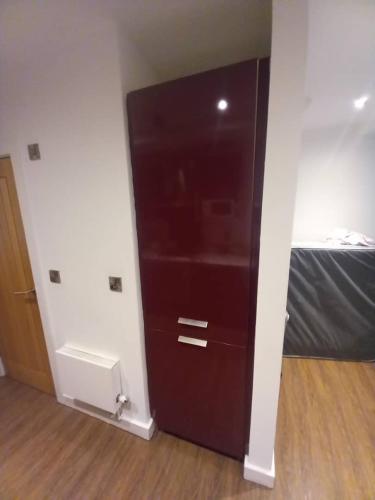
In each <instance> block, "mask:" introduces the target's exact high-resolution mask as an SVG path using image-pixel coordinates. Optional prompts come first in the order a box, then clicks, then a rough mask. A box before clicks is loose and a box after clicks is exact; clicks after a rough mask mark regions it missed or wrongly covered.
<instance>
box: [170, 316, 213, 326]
mask: <svg viewBox="0 0 375 500" xmlns="http://www.w3.org/2000/svg"><path fill="white" fill-rule="evenodd" d="M177 323H179V324H180V325H189V326H197V327H198V328H207V326H208V321H199V320H197V319H190V318H181V317H180V318H178V320H177Z"/></svg>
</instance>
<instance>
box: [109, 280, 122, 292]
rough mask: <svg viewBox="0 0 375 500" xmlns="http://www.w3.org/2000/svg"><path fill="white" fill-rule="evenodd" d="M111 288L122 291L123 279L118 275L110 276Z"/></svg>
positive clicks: (114, 290)
mask: <svg viewBox="0 0 375 500" xmlns="http://www.w3.org/2000/svg"><path fill="white" fill-rule="evenodd" d="M109 289H110V290H112V292H122V279H121V278H120V277H118V276H110V277H109Z"/></svg>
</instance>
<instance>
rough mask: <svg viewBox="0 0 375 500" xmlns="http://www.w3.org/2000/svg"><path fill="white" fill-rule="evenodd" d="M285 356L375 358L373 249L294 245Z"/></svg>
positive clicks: (367, 359)
mask: <svg viewBox="0 0 375 500" xmlns="http://www.w3.org/2000/svg"><path fill="white" fill-rule="evenodd" d="M287 311H288V313H289V321H288V323H287V325H286V331H285V339H284V355H286V356H300V357H312V358H325V359H341V360H356V361H363V360H364V361H371V360H374V359H375V248H373V247H348V246H346V245H338V246H332V245H327V244H326V245H325V244H322V243H315V244H312V243H311V242H308V243H304V244H303V245H301V244H298V246H296V244H295V245H294V248H292V254H291V263H290V274H289V289H288V303H287Z"/></svg>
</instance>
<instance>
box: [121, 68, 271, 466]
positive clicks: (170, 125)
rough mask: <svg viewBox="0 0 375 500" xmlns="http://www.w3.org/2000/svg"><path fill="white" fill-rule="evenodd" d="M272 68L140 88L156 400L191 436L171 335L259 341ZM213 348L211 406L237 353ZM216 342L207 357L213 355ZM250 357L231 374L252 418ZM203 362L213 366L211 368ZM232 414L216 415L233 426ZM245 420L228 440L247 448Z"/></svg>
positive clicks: (143, 253) (132, 124) (139, 145)
mask: <svg viewBox="0 0 375 500" xmlns="http://www.w3.org/2000/svg"><path fill="white" fill-rule="evenodd" d="M267 72H268V63H267V61H263V62H260V61H258V60H253V61H248V62H244V63H239V64H235V65H232V66H228V67H225V68H220V69H217V70H213V71H208V72H205V73H201V74H198V75H194V76H191V77H187V78H182V79H180V80H176V81H172V82H167V83H165V84H161V85H156V86H153V87H149V88H146V89H142V90H140V91H136V92H133V93H131V94H129V96H128V117H129V135H130V144H131V154H132V168H133V183H134V195H135V205H136V218H137V233H138V246H139V259H140V270H141V282H142V301H143V313H144V320H145V328H146V332H145V334H146V348H147V359H148V365H149V366H148V373H149V381H150V392H151V401H152V409H153V411H154V413H155V418H156V420H157V423H158V424H159V426H161V427H163V428H164V429H165V430H169V431H170V432H175V433H177V434H179V435H181V436H184V437H187V438H189V439H191V440H194V432H195V431H194V432H192V431H191V430H190V431H189V432H188V431H186V433H184V432H183V429H184V428H186V429H187V428H188V427H189V426H187V424H186V422H185V424H183V425H182V424H181V419H182V415H183V414H185V415H187V413H185V412H184V411H180V410H178V408H177V407H178V405H177V403H176V401H177V399H176V398H177V396H176V394H177V392H176V391H177V388H176V387H175V390H169V389H171V388H170V387H169V388H168V387H167V386H165V382H163V386H164V388H165V393H164V392H163V389H162V390H159V389H160V388H159V386H158V384H161V383H162V382H161V380H164V379H163V377H162V376H161V375H160V373H159V372H158V367H159V365H160V369H161V372H163V373H164V371H163V370H164V367H162V366H161V365H162V364H163V363H165V364H168V357H169V356H172V355H173V356H176V358H178V353H179V349H180V348H181V346H180V345H179V344H176V345H175V343H174V342H172V344H169V343H168V342H167V341H166V339H167V338H168V339H171V338H176V336H177V337H178V336H179V335H183V336H191V337H194V338H200V339H204V340H207V341H208V343H209V345H210V346H211V344H210V343H214V344H213V345H215V346H218V345H219V344H221V345H222V348H223V349H224V351H225V346H232V347H231V349H234V347H236V348H238V349H239V350H238V351H235V352H236V353H240V352H241V353H244V352H245V351H246V350H247V351H246V352H247V353H248V350H249V349H250V350H251V349H252V345H253V335H254V332H253V324H254V321H255V318H254V314H255V307H254V303H255V299H256V279H257V250H258V246H259V221H257V220H255V219H256V218H258V219H260V208H259V203H260V200H261V188H262V179H263V156H264V151H263V152H260V153H259V151H258V149H257V144H258V143H259V138H260V137H261V136H262V134H263V136H264V133H265V130H260V128H259V123H260V121H259V113H260V112H262V113H264V112H265V110H264V109H262V108H264V106H263V104H264V103H263V104H262V102H261V101H260V95H261V96H262V99H263V101H265V102H266V99H264V96H265V94H266V89H265V91H264V92H263V91H262V92H261V93H260V85H262V86H263V87H266V86H267V78H266V76H267ZM262 75H263V76H262ZM262 82H263V83H262ZM264 128H265V122H264V126H263V129H264ZM259 134H260V135H259ZM262 148H263V149H264V144H263V146H262ZM190 320H192V321H190ZM189 322H190V324H189ZM197 322H198V323H197ZM166 336H168V337H166ZM170 336H171V337H170ZM156 339H158V340H156ZM162 341H163V342H167V343H166V347H168V348H167V349H166V351H165V356H164V358H165V359H164V361H163V355H162V353H161V352H160V349H158V348H157V345H158V342H162ZM172 345H173V348H172V347H171V346H172ZM176 349H177V350H176ZM228 349H229V348H228ZM175 350H176V352H175ZM181 352H184V353H185V354H186V356H187V358H186V359H188V357H189V353H191V356H192V359H193V358H194V353H195V349H193V350H186V349H185V350H184V351H181ZM204 352H205V353H206V356H207V368H208V369H209V373H207V374H206V377H203V379H202V384H203V385H204V384H208V385H209V386H210V388H211V389H210V394H211V403H210V398H208V399H207V402H206V404H207V405H208V408H209V405H210V404H212V405H213V406H215V404H214V403H213V401H214V398H215V395H214V394H213V392H212V391H215V390H217V391H218V392H220V391H221V390H223V387H222V385H223V383H224V379H223V378H220V377H217V379H216V382H215V374H217V373H219V371H220V364H221V363H223V367H224V366H226V368H227V369H228V367H230V366H231V363H230V362H229V361H228V362H227V361H226V358H225V356H224V357H223V356H221V355H218V356H217V357H215V353H216V352H221V351H220V349H219V347H216V348H215V349H211V348H210V349H208V350H207V349H206V350H205V351H204ZM204 352H202V353H200V356H202V358H199V359H202V363H203V360H204V356H205V354H204ZM173 353H175V354H173ZM207 353H208V354H207ZM228 356H229V357H230V355H229V354H228ZM249 357H250V358H251V353H250V354H249V353H248V355H247V356H246V355H244V354H243V355H241V356H239V358H238V363H239V364H240V365H241V366H240V369H239V370H238V371H236V370H234V372H233V380H231V383H232V384H233V387H234V390H235V391H237V390H238V391H239V393H240V394H242V397H241V398H240V400H239V402H238V407H235V408H233V412H234V413H236V411H237V410H238V409H239V408H241V410H239V413H240V414H241V418H243V421H245V420H246V415H247V414H248V413H249V412H248V411H247V410H246V408H245V407H246V404H247V403H248V395H249V394H250V390H251V384H250V381H251V378H250V376H249V371H250V368H251V367H250V365H251V360H250V362H249V360H248V358H249ZM183 359H184V360H185V357H184V358H183ZM194 359H195V358H194ZM215 359H216V363H217V366H216V368H215V369H214V368H213V367H214V365H215ZM228 359H229V358H228ZM185 361H186V360H185ZM185 361H184V363H183V364H184V366H185V368H184V370H187V369H188V367H189V366H191V370H194V362H193V361H192V363H191V364H190V363H189V362H188V361H186V362H185ZM202 366H203V365H202ZM249 367H250V368H249ZM175 369H176V370H177V366H175ZM199 373H200V375H203V371H201V372H199ZM235 373H236V375H234V374H235ZM245 374H246V375H245ZM159 375H160V376H159ZM171 376H172V378H173V375H171ZM156 380H158V381H159V382H158V383H156V382H155V381H156ZM175 380H180V383H181V388H180V390H181V391H182V393H183V392H184V391H185V392H187V393H188V394H189V395H190V396H189V398H192V397H193V394H194V393H195V394H197V392H196V391H191V390H190V389H191V386H190V385H189V384H193V382H192V378H189V376H188V374H187V378H186V380H187V381H190V382H188V384H187V385H186V384H185V386H184V387H183V384H182V380H183V377H181V373H178V374H177V373H176V377H175ZM203 385H202V387H203ZM245 393H246V394H247V396H245ZM198 399H199V398H198V394H197V401H198ZM161 401H163V402H161ZM197 401H195V402H194V401H191V404H192V405H195V404H199V405H201V404H202V401H203V400H202V398H200V399H199V403H198V402H197ZM166 405H167V406H168V405H169V406H170V408H171V415H173V411H174V408H175V409H176V412H175V417H174V418H175V421H176V425H175V426H173V425H172V424H171V420H170V419H169V418H168V419H165V418H164V417H165V415H166V412H165V407H166ZM162 408H164V410H162ZM179 408H180V409H181V407H179ZM224 413H225V412H224ZM224 413H223V415H224ZM195 414H196V415H197V416H196V417H193V416H191V418H192V419H194V418H196V420H197V422H194V425H193V423H192V425H191V426H190V427H189V428H190V429H198V427H199V425H201V426H202V433H201V434H202V435H204V433H205V430H206V434H207V436H208V435H212V436H215V435H216V436H219V435H220V433H217V434H215V429H211V430H210V431H209V430H208V429H207V428H206V427H207V423H206V424H203V421H204V418H202V417H198V414H199V412H196V413H195ZM163 415H164V416H163ZM189 418H190V417H189ZM240 420H241V419H240ZM178 421H179V423H178ZM199 422H200V424H199ZM161 423H162V425H161ZM180 424H181V425H180ZM222 424H223V425H221V424H219V423H217V424H215V425H217V426H218V427H220V428H221V429H224V428H225V425H224V422H222ZM214 427H215V426H214ZM244 427H246V425H241V430H240V431H239V433H240V437H239V440H240V441H241V442H242V445H241V446H240V447H238V444H237V445H235V446H232V447H230V446H225V447H222V450H223V451H224V452H226V453H229V454H232V455H234V456H240V455H241V454H242V453H243V450H244V441H245V439H244V434H243V433H244V431H243V430H242V429H243V428H244ZM176 429H178V430H176ZM196 432H198V431H196ZM223 432H224V431H223ZM228 432H229V431H228ZM217 439H218V444H217V446H214V444H212V443H213V441H215V439H214V438H212V439H211V438H208V437H207V441H206V443H205V442H204V441H202V439H198V438H197V439H196V441H197V442H201V443H202V444H206V445H207V446H210V447H212V448H215V449H220V443H219V441H220V439H219V438H217ZM222 441H223V442H224V441H225V440H222ZM235 449H236V450H237V451H234V450H235ZM230 450H231V451H230Z"/></svg>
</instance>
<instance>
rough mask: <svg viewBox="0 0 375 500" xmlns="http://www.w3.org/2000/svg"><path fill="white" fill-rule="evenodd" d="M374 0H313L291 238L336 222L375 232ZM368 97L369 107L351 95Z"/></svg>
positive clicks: (317, 235)
mask: <svg viewBox="0 0 375 500" xmlns="http://www.w3.org/2000/svg"><path fill="white" fill-rule="evenodd" d="M374 20H375V2H368V1H366V0H365V1H358V0H330V1H329V2H327V0H310V2H309V30H308V31H309V32H308V52H307V61H306V102H305V109H304V117H303V130H304V132H303V140H302V152H301V153H302V154H301V160H300V165H299V176H298V188H297V198H296V211H295V222H294V230H293V239H294V240H295V241H298V240H322V239H325V238H326V237H327V235H328V233H330V232H332V230H333V229H334V228H335V227H347V228H348V229H352V230H355V231H360V232H363V233H367V234H369V236H372V237H375V219H374V217H373V215H372V214H373V213H374V210H375V201H374V196H373V186H374V183H375V170H374V168H373V162H374V160H373V158H374V157H375V102H374V84H375V65H374V56H373V54H374V53H375V37H374ZM361 95H369V96H370V99H369V101H368V103H367V105H366V106H365V108H364V109H363V110H360V111H359V110H356V109H355V108H354V106H353V100H354V99H355V98H358V97H360V96H361Z"/></svg>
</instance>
